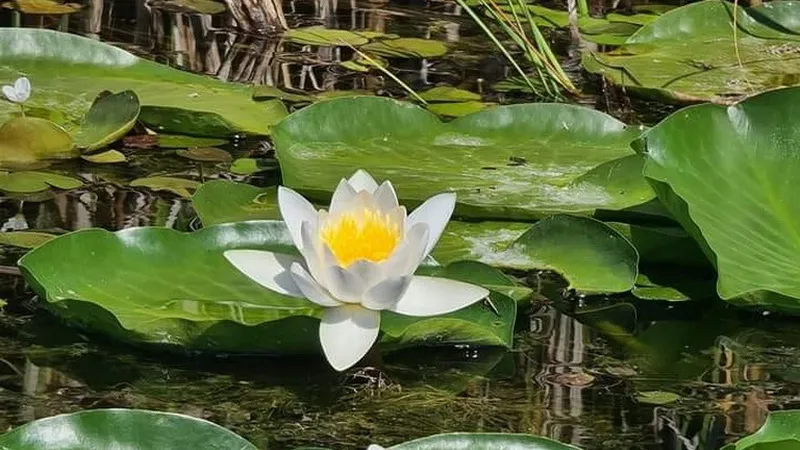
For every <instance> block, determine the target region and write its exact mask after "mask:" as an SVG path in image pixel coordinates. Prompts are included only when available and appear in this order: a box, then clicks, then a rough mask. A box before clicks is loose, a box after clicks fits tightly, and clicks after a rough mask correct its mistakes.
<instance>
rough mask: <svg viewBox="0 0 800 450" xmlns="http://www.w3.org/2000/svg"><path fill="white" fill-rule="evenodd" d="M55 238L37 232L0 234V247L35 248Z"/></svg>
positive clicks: (48, 234) (51, 235) (52, 235)
mask: <svg viewBox="0 0 800 450" xmlns="http://www.w3.org/2000/svg"><path fill="white" fill-rule="evenodd" d="M54 237H56V235H54V234H50V233H41V232H38V231H11V232H7V233H0V245H10V246H12V247H22V248H35V247H38V246H40V245H42V244H44V243H45V242H47V241H49V240H50V239H53V238H54Z"/></svg>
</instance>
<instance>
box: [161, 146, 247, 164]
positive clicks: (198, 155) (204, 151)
mask: <svg viewBox="0 0 800 450" xmlns="http://www.w3.org/2000/svg"><path fill="white" fill-rule="evenodd" d="M175 153H177V154H178V156H182V157H184V158H187V159H191V160H193V161H201V162H213V163H220V162H230V161H231V160H232V159H233V157H232V156H231V154H230V153H228V152H226V151H225V150H222V149H219V148H214V147H204V148H190V149H187V150H178V151H177V152H175Z"/></svg>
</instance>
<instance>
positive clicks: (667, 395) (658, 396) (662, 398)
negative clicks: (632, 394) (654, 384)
mask: <svg viewBox="0 0 800 450" xmlns="http://www.w3.org/2000/svg"><path fill="white" fill-rule="evenodd" d="M680 398H681V396H680V395H678V394H676V393H674V392H666V391H647V392H639V393H638V394H636V401H637V402H639V403H644V404H646V405H659V406H660V405H668V404H670V403H675V402H676V401H678V400H680Z"/></svg>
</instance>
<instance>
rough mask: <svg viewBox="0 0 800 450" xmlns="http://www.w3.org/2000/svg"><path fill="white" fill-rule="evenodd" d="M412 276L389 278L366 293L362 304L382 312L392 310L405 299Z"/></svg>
mask: <svg viewBox="0 0 800 450" xmlns="http://www.w3.org/2000/svg"><path fill="white" fill-rule="evenodd" d="M412 278H413V277H411V276H405V277H395V278H389V279H387V280H385V281H382V282H380V283H378V284H377V285H375V287H373V288H372V289H370V290H368V291H367V292H366V293H364V299H363V300H362V301H361V304H362V305H364V307H365V308H369V309H374V310H376V311H380V310H383V309H390V308H392V307H394V305H395V304H396V303H397V302H398V301H399V300H400V299H401V298H402V297H403V295H404V294H405V293H406V290H407V289H408V286H409V284H410V283H411V279H412Z"/></svg>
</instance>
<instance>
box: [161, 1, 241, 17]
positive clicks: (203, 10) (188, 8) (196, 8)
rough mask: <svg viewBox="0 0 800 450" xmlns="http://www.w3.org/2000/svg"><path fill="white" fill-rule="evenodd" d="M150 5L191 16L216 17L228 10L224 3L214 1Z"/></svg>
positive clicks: (172, 2)
mask: <svg viewBox="0 0 800 450" xmlns="http://www.w3.org/2000/svg"><path fill="white" fill-rule="evenodd" d="M148 5H149V6H150V7H152V8H155V9H162V10H164V11H169V12H175V13H189V14H192V13H194V14H209V15H214V14H220V13H223V12H225V10H226V8H225V4H224V3H219V2H215V1H212V0H155V1H150V2H148Z"/></svg>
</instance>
